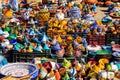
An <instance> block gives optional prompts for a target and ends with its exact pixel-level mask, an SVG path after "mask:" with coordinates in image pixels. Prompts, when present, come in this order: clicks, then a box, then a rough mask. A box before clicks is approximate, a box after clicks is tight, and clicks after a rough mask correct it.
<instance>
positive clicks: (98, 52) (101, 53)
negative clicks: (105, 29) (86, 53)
mask: <svg viewBox="0 0 120 80" xmlns="http://www.w3.org/2000/svg"><path fill="white" fill-rule="evenodd" d="M110 54H111V52H110V51H109V50H98V51H97V52H96V55H110Z"/></svg>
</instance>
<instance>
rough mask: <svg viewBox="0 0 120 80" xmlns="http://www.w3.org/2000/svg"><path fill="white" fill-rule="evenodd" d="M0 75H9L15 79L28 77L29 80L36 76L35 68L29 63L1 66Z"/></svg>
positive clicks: (33, 79)
mask: <svg viewBox="0 0 120 80" xmlns="http://www.w3.org/2000/svg"><path fill="white" fill-rule="evenodd" d="M0 73H1V74H2V75H5V76H8V75H11V76H12V77H16V78H22V77H24V76H27V75H30V76H31V78H30V80H35V78H36V77H37V76H38V70H37V67H36V66H35V65H33V64H31V63H10V64H7V65H5V66H3V67H2V68H1V70H0Z"/></svg>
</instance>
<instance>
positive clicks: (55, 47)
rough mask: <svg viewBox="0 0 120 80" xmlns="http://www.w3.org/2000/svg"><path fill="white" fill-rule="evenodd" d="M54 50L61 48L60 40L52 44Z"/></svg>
mask: <svg viewBox="0 0 120 80" xmlns="http://www.w3.org/2000/svg"><path fill="white" fill-rule="evenodd" d="M52 49H53V50H61V47H60V44H59V43H58V42H56V44H55V45H53V46H52Z"/></svg>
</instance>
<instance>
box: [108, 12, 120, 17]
mask: <svg viewBox="0 0 120 80" xmlns="http://www.w3.org/2000/svg"><path fill="white" fill-rule="evenodd" d="M110 16H111V17H112V18H120V16H115V13H110Z"/></svg>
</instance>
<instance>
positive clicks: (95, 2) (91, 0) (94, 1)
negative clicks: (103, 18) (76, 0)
mask: <svg viewBox="0 0 120 80" xmlns="http://www.w3.org/2000/svg"><path fill="white" fill-rule="evenodd" d="M97 2H98V1H97V0H87V3H89V4H97Z"/></svg>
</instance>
